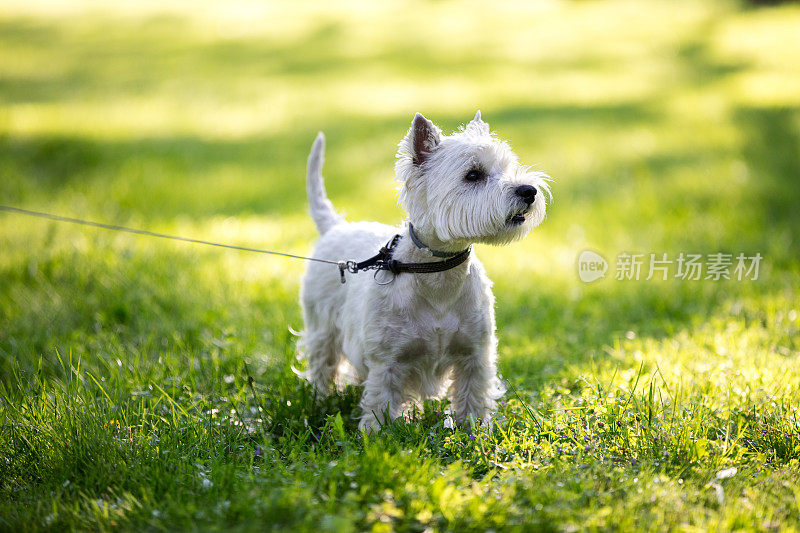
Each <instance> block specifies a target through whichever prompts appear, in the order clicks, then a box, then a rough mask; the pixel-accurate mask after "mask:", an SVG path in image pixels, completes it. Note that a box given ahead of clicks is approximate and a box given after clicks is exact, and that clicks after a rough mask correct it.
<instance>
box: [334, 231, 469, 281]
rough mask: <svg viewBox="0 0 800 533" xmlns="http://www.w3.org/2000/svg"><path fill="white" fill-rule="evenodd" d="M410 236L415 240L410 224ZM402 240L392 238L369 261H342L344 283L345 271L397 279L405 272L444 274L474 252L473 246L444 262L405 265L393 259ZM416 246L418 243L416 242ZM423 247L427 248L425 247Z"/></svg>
mask: <svg viewBox="0 0 800 533" xmlns="http://www.w3.org/2000/svg"><path fill="white" fill-rule="evenodd" d="M409 234H410V235H411V236H412V240H414V233H413V230H411V224H409ZM402 238H403V236H402V235H395V236H394V237H392V240H390V241H389V242H388V243H386V246H384V247H382V248H381V249H380V251H379V252H378V253H377V254H376V255H374V256H372V257H370V258H369V259H365V260H364V261H361V262H360V263H356V262H355V261H340V262H339V272H340V273H341V276H342V283H344V282H345V278H344V273H345V271H347V272H352V273H353V274H357V273H358V272H359V271H360V270H376V271H377V270H388V271H389V272H391V273H392V274H394V276H395V277H396V276H397V275H398V274H401V273H403V272H409V273H412V274H428V273H433V272H444V271H445V270H450V269H451V268H455V267H457V266H458V265H460V264H461V263H463V262H464V261H466V260H467V259H468V258H469V254H470V252H472V245H470V246H469V247H467V249H466V250H462V251H460V252H456V253H455V254H452V255H450V257H448V258H447V259H445V260H444V261H431V262H429V263H405V262H402V261H398V260H396V259H392V255H393V254H394V250H395V248H396V247H397V243H399V242H400V239H402ZM414 244H417V243H416V242H415V243H414ZM417 246H419V245H417ZM422 247H425V246H424V245H423V246H422ZM425 248H427V247H425ZM428 249H429V248H428ZM429 250H430V249H429ZM431 252H433V250H431ZM442 253H447V252H442ZM375 274H376V275H377V272H375ZM392 280H394V278H392ZM390 282H391V281H390ZM387 283H389V282H387Z"/></svg>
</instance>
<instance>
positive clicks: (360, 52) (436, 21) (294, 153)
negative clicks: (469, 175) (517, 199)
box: [0, 0, 800, 387]
mask: <svg viewBox="0 0 800 533" xmlns="http://www.w3.org/2000/svg"><path fill="white" fill-rule="evenodd" d="M799 28H800V7H798V5H797V4H778V5H768V6H759V5H756V4H750V3H743V2H733V1H730V2H729V1H723V0H720V1H709V2H695V1H670V2H666V1H664V2H660V1H653V2H646V3H644V2H640V1H627V0H607V1H605V0H604V1H600V0H597V1H588V0H587V1H559V0H540V1H535V2H519V3H511V2H492V3H487V2H455V1H439V2H418V1H403V2H400V1H387V2H372V3H357V2H333V3H331V2H288V1H287V2H281V1H271V2H255V1H254V2H236V3H218V2H201V1H194V0H193V1H174V2H156V1H141V2H28V1H25V2H22V1H16V0H6V1H4V2H3V4H2V6H0V50H2V53H0V199H1V200H2V203H4V204H11V205H16V206H20V207H24V208H29V209H35V210H43V211H49V212H55V213H59V214H63V215H67V216H77V217H82V218H88V219H92V220H99V221H104V222H109V223H119V224H127V225H132V226H135V227H142V228H147V229H151V230H155V231H163V232H169V233H178V234H181V235H185V236H189V237H195V238H202V239H210V240H221V241H225V242H230V243H237V244H241V245H246V246H257V247H265V248H269V249H276V250H281V251H286V252H293V253H300V254H303V253H306V252H307V251H308V250H309V249H310V246H311V243H312V242H313V240H314V239H315V237H316V235H315V232H314V229H313V226H312V223H311V221H310V219H309V217H308V216H307V214H306V199H305V191H304V171H305V158H306V156H307V153H308V149H309V147H310V145H311V142H312V141H313V139H314V136H315V134H316V132H317V131H320V130H322V131H324V132H325V133H326V134H327V137H328V152H327V161H326V166H325V170H324V173H325V176H326V180H327V186H328V192H329V195H330V197H331V198H332V200H333V202H334V204H335V205H336V206H337V207H338V208H339V209H340V210H341V211H343V212H345V213H346V214H347V216H348V217H349V218H350V219H353V220H355V219H373V220H379V221H383V222H387V223H398V222H400V221H401V220H402V218H403V213H402V212H401V211H400V210H399V208H398V207H397V206H396V199H395V187H394V184H393V182H392V179H393V162H394V153H395V149H396V143H397V142H398V141H399V140H400V138H401V137H402V136H403V134H404V133H405V131H406V129H407V127H408V125H409V123H410V121H411V118H412V117H413V115H414V113H415V112H417V111H419V112H422V113H423V114H425V115H426V116H428V117H429V118H431V119H432V120H434V121H435V122H436V123H437V124H439V125H440V126H441V127H442V128H443V129H444V130H445V131H446V132H449V131H452V130H454V129H456V128H457V127H458V126H459V125H460V124H462V123H464V122H466V121H468V120H469V119H470V118H471V117H472V116H473V115H474V113H475V111H476V110H477V109H480V110H481V111H482V114H483V117H484V119H485V120H486V121H488V122H489V124H490V125H491V126H492V128H493V129H494V130H495V131H496V132H497V134H498V135H499V136H500V137H502V138H504V139H508V140H509V142H510V143H511V145H512V147H513V148H514V149H515V150H516V152H517V153H518V154H519V156H520V158H521V160H522V161H523V162H525V163H528V164H531V165H533V166H534V168H536V169H538V170H542V171H545V172H547V173H548V174H550V175H551V176H552V177H553V178H554V180H555V181H554V182H553V184H552V188H553V194H554V201H553V203H552V205H551V207H550V210H549V214H548V218H547V220H546V221H545V222H544V223H543V224H542V226H541V227H540V228H539V229H537V230H535V231H534V232H533V233H532V234H531V235H530V236H529V237H528V238H527V239H526V240H525V241H524V242H521V243H517V244H514V245H512V246H508V247H505V248H497V249H495V248H487V247H479V250H478V254H479V255H480V257H481V259H482V260H483V261H484V263H485V264H486V265H487V268H488V270H489V273H490V276H491V277H492V278H493V279H494V280H495V282H496V293H497V297H498V314H499V315H498V320H499V326H500V339H501V357H502V361H503V362H502V364H501V368H502V370H503V372H504V373H505V374H506V375H508V376H511V377H513V378H514V379H518V380H521V381H522V382H524V383H526V384H527V385H529V386H531V387H535V386H537V384H539V383H541V382H542V380H551V379H553V378H554V377H555V378H558V377H565V376H574V375H575V373H574V371H576V370H577V371H587V370H590V369H592V368H593V369H594V371H595V372H601V371H602V370H603V369H604V368H612V367H614V366H615V365H618V364H623V365H625V367H629V366H630V367H635V366H636V365H638V364H639V363H638V361H641V360H645V361H649V362H659V363H660V364H661V365H662V368H670V367H674V368H676V369H683V370H682V371H683V372H684V373H687V372H688V373H689V374H690V375H691V374H692V373H700V374H704V373H705V372H707V371H708V370H709V369H716V370H717V371H718V372H717V373H715V375H716V374H718V373H719V372H722V373H723V374H724V373H725V372H730V373H734V372H735V371H734V370H733V368H734V367H737V368H739V367H741V366H742V365H745V364H746V365H755V364H756V363H755V361H758V360H761V361H762V362H763V361H766V360H769V361H771V363H769V364H765V365H762V366H763V368H765V369H770V368H771V369H774V372H779V371H780V370H781V365H782V363H781V361H785V358H786V357H788V356H790V355H796V354H797V350H798V341H797V338H796V333H797V331H798V318H797V311H796V309H797V306H798V305H797V303H798V298H797V297H798V294H797V291H798V282H799V281H800V275H799V272H800V269H799V268H798V266H799V265H800V261H799V259H800V256H799V255H798V252H800V242H799V241H798V229H799V228H800V209H799V208H798V205H800V182H799V181H798V180H799V179H800V175H799V174H798V173H799V172H800V31H799ZM0 247H1V248H2V254H0V355H1V356H2V362H1V364H2V367H0V370H2V371H3V372H4V373H6V375H8V374H7V373H8V372H10V368H11V366H12V365H14V364H17V365H21V366H22V367H26V366H33V365H35V364H36V363H35V361H36V360H37V358H38V357H39V356H41V355H42V354H44V359H45V361H44V367H45V370H46V371H50V372H56V373H58V372H60V370H59V369H58V368H59V367H58V365H57V364H55V363H52V364H50V363H49V361H52V360H54V359H53V357H52V354H53V353H54V349H56V348H58V349H60V350H62V351H71V352H74V353H76V354H83V355H84V356H85V357H87V359H93V358H96V359H97V364H98V365H104V364H105V363H103V362H104V361H117V362H118V363H119V364H120V365H123V364H127V363H128V362H130V364H136V362H137V361H138V364H144V363H143V361H150V360H155V359H156V358H158V357H162V356H163V357H166V355H165V354H168V353H174V354H176V355H175V357H176V359H175V364H176V366H180V365H181V364H182V362H184V361H185V359H183V356H184V355H185V354H188V353H195V354H201V355H203V356H204V357H205V356H207V355H208V354H209V353H210V354H217V355H216V357H221V358H222V359H223V360H231V361H238V360H240V359H241V358H242V357H252V358H253V359H254V360H255V361H262V362H264V363H262V364H266V365H269V364H270V361H271V362H274V363H275V364H279V365H282V368H285V367H286V365H287V364H288V363H287V362H288V361H289V360H290V359H291V358H292V356H293V353H294V348H293V341H292V337H291V335H290V334H289V333H288V329H287V326H291V327H294V328H296V329H300V328H301V327H302V324H301V320H300V314H299V308H298V305H297V303H296V301H297V296H296V295H297V289H298V280H299V278H300V276H301V273H302V269H303V264H302V263H299V262H295V261H293V260H288V259H282V258H274V257H265V256H256V255H248V254H244V253H236V252H226V251H220V250H215V249H205V248H199V247H193V246H190V245H182V244H176V243H170V242H158V241H157V240H155V239H146V238H138V237H133V236H130V235H123V234H109V233H108V232H103V231H101V230H91V229H86V228H80V227H69V226H67V225H63V224H61V225H59V224H56V223H52V222H46V221H39V220H34V219H27V218H23V217H20V216H16V215H9V214H2V215H0ZM584 249H592V250H595V251H597V252H599V253H601V254H602V255H603V256H605V257H606V258H607V259H608V260H609V262H611V263H612V265H613V261H614V259H615V257H616V256H617V254H619V253H622V252H640V253H646V254H649V253H668V254H670V256H673V257H674V256H676V255H677V254H678V253H680V252H693V253H701V254H711V253H716V252H726V253H732V254H737V253H740V252H744V253H746V254H747V255H753V254H755V253H761V254H762V256H763V257H764V259H763V262H762V265H761V275H760V278H759V279H758V280H757V281H750V282H745V281H742V282H737V281H729V282H714V281H698V282H686V281H676V280H671V281H667V282H658V281H647V282H645V281H639V282H635V281H630V282H622V281H615V280H614V279H613V271H611V272H610V273H609V274H608V275H607V276H606V278H605V279H602V280H599V281H597V282H595V283H593V284H585V283H582V282H581V281H580V280H579V279H578V276H577V271H576V261H577V257H578V255H579V253H580V252H581V251H582V250H584ZM356 259H357V258H356ZM612 268H613V266H612ZM743 339H751V340H750V341H748V342H745V344H744V345H743V344H742V343H743V342H744V341H743ZM673 352H674V353H673ZM671 353H672V355H670V354H671ZM48 354H50V355H48ZM209 357H210V356H209ZM737 357H739V358H741V359H740V360H739V362H737V359H736V358H737ZM773 357H777V358H778V359H775V360H773V359H771V358H773ZM226 358H227V359H226ZM759 358H760V359H759ZM590 365H594V366H590ZM698 365H699V366H698ZM770 365H772V366H770ZM111 366H113V365H111ZM748 368H751V370H752V371H753V372H755V371H756V366H750V367H748ZM677 371H678V370H676V372H677ZM769 371H770V370H764V372H767V373H768V372H769ZM731 375H733V374H731ZM742 379H744V378H742ZM764 381H765V382H768V381H769V376H768V375H767V376H766V377H764Z"/></svg>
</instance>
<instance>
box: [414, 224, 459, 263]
mask: <svg viewBox="0 0 800 533" xmlns="http://www.w3.org/2000/svg"><path fill="white" fill-rule="evenodd" d="M408 235H409V236H410V237H411V241H412V242H413V243H414V244H415V245H416V246H417V248H419V249H420V250H425V251H427V252H428V253H430V254H431V255H432V256H433V257H453V256H456V255H459V254H462V253H464V250H462V251H461V252H443V251H441V250H434V249H433V248H429V247H428V246H426V245H425V243H423V242H422V241H421V240H420V238H419V237H417V232H416V231H414V226H413V225H412V224H411V222H409V223H408ZM468 250H469V248H467V251H468Z"/></svg>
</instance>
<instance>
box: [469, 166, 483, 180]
mask: <svg viewBox="0 0 800 533" xmlns="http://www.w3.org/2000/svg"><path fill="white" fill-rule="evenodd" d="M485 177H486V174H484V172H483V170H481V169H479V168H473V169H470V171H469V172H467V173H466V174H465V175H464V179H465V180H467V181H480V180H482V179H483V178H485Z"/></svg>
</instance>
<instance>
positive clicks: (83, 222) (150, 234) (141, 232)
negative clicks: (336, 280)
mask: <svg viewBox="0 0 800 533" xmlns="http://www.w3.org/2000/svg"><path fill="white" fill-rule="evenodd" d="M0 211H7V212H9V213H18V214H21V215H30V216H32V217H39V218H46V219H50V220H56V221H59V222H70V223H72V224H81V225H83V226H92V227H95V228H103V229H108V230H112V231H125V232H127V233H134V234H136V235H146V236H148V237H159V238H161V239H171V240H173V241H183V242H190V243H193V244H206V245H208V246H217V247H219V248H230V249H231V250H240V251H243V252H256V253H259V254H269V255H280V256H283V257H290V258H292V259H304V260H306V261H316V262H318V263H328V264H330V265H336V266H338V265H339V263H340V261H328V260H327V259H318V258H316V257H305V256H303V255H294V254H286V253H283V252H274V251H272V250H261V249H259V248H249V247H247V246H236V245H235V244H225V243H221V242H212V241H203V240H200V239H192V238H190V237H180V236H178V235H167V234H165V233H156V232H155V231H148V230H144V229H137V228H129V227H126V226H117V225H116V224H104V223H102V222H93V221H91V220H81V219H79V218H72V217H65V216H61V215H53V214H50V213H42V212H41V211H31V210H29V209H21V208H19V207H12V206H10V205H0Z"/></svg>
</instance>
